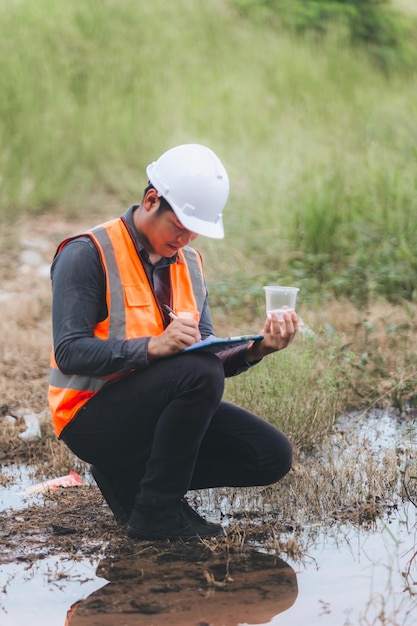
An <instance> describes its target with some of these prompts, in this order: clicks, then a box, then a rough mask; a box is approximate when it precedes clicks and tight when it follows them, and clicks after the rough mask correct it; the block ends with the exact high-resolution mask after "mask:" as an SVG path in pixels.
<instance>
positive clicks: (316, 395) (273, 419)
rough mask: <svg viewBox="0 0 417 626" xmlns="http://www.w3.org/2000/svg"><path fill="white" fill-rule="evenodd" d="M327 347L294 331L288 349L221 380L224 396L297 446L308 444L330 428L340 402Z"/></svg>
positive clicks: (340, 385) (341, 384)
mask: <svg viewBox="0 0 417 626" xmlns="http://www.w3.org/2000/svg"><path fill="white" fill-rule="evenodd" d="M331 353H332V348H331V346H329V345H327V346H326V347H324V346H320V342H319V341H318V340H317V338H316V337H305V336H301V335H298V337H297V340H296V341H295V342H294V343H293V344H292V346H291V348H289V349H287V350H284V351H282V352H278V353H277V354H275V355H273V356H270V357H269V358H268V359H265V360H264V361H262V363H260V364H258V365H257V367H256V368H254V369H253V370H251V371H250V372H249V373H247V374H246V375H245V376H244V377H243V376H242V377H236V378H229V379H227V381H226V399H229V400H231V401H232V402H235V403H237V404H239V405H241V406H245V408H247V409H248V410H250V411H253V412H254V413H256V414H258V415H261V416H262V417H263V418H264V419H266V420H267V421H268V422H269V423H271V424H274V425H275V426H277V427H278V428H280V429H281V430H282V431H283V432H285V433H286V434H287V435H288V436H289V437H290V439H291V441H292V442H293V443H294V445H296V446H297V448H298V449H299V450H300V449H306V448H311V447H312V446H313V445H314V444H315V443H316V442H319V441H321V440H322V439H323V437H324V435H325V434H326V433H328V432H329V430H330V429H331V427H332V425H333V423H334V419H335V415H337V414H338V412H339V410H340V408H341V404H340V403H339V402H340V401H342V400H343V401H344V400H345V395H346V386H347V383H345V380H344V379H343V378H342V377H340V376H338V375H337V370H338V368H337V367H335V362H334V361H333V359H332V357H331Z"/></svg>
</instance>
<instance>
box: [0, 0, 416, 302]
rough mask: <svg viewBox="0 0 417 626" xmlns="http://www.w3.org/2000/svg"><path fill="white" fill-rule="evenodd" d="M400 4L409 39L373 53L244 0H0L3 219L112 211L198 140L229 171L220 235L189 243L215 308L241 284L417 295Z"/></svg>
mask: <svg viewBox="0 0 417 626" xmlns="http://www.w3.org/2000/svg"><path fill="white" fill-rule="evenodd" d="M246 4H248V3H246ZM252 4H253V3H252ZM398 7H399V8H400V9H401V10H402V11H409V13H407V20H406V26H407V30H406V31H404V33H405V34H406V42H407V46H405V47H402V48H401V50H398V51H397V50H395V49H392V48H390V47H389V46H388V48H387V49H386V50H385V52H386V53H387V54H385V56H384V57H383V58H384V62H381V61H380V59H381V58H382V57H381V56H379V57H378V58H379V61H378V58H376V56H375V48H372V46H371V47H367V46H366V45H365V44H364V43H363V42H356V43H355V42H354V43H352V42H351V41H349V38H348V37H347V36H346V26H345V25H344V26H340V27H339V26H337V25H336V24H334V25H333V24H332V25H331V27H330V28H328V32H327V34H326V35H325V36H320V37H319V36H317V33H310V32H307V33H304V34H303V35H300V34H297V33H296V32H294V30H293V29H291V28H285V27H282V24H281V25H280V22H279V20H275V19H270V17H269V16H267V19H265V16H260V15H259V14H256V15H255V14H254V13H253V12H251V11H248V10H242V2H235V3H233V2H232V1H227V0H212V1H211V2H203V1H202V0H172V1H171V2H169V3H167V2H165V1H162V0H153V1H152V2H134V1H133V0H105V1H103V0H101V1H98V0H82V1H81V0H73V1H72V2H62V1H61V2H57V1H56V0H36V2H31V1H29V0H19V1H17V0H14V1H11V0H0V140H1V143H0V145H1V150H0V180H1V185H0V220H1V221H2V222H3V223H5V222H8V221H10V220H13V219H15V218H16V217H19V216H22V215H25V214H29V213H30V214H36V213H37V212H39V211H42V212H45V211H56V210H60V211H65V212H66V213H67V214H69V215H77V214H83V215H88V213H89V212H91V213H92V214H93V212H95V213H96V212H97V211H101V212H102V213H103V216H104V215H105V216H108V215H113V214H119V213H120V212H121V211H122V210H123V209H124V207H125V206H127V205H129V204H130V203H132V202H134V201H138V200H140V199H141V194H142V190H143V187H144V184H145V182H146V180H145V173H144V169H145V166H146V165H147V163H149V162H150V161H151V160H153V159H154V158H155V157H157V156H158V155H159V154H160V153H161V152H162V151H164V150H165V149H167V148H169V147H171V146H172V145H175V144H177V143H182V142H201V143H205V144H207V145H209V146H210V147H211V148H213V149H214V150H215V151H216V152H217V153H218V155H219V156H220V157H221V158H222V160H223V161H224V163H225V165H226V167H227V169H228V171H229V174H230V179H231V195H230V200H229V204H228V206H227V209H226V211H225V226H226V231H227V237H226V239H225V240H224V241H223V242H212V241H203V240H200V239H199V240H198V245H199V247H200V248H201V249H202V250H203V252H205V254H206V256H209V258H210V259H211V267H212V270H211V271H212V272H213V273H212V277H216V279H217V280H216V287H215V288H214V297H217V298H218V299H219V302H220V301H221V299H222V293H223V291H224V290H229V294H230V290H232V291H233V289H234V284H235V280H236V278H238V279H239V281H240V285H241V286H242V284H243V286H244V287H245V291H246V292H248V293H250V290H251V285H252V283H254V281H255V279H257V284H256V289H259V279H260V278H262V280H268V279H271V280H272V279H274V281H276V282H278V280H279V281H281V282H283V281H284V280H292V281H297V284H299V285H300V286H302V287H303V290H304V293H305V294H310V297H313V294H317V293H320V292H321V291H323V290H324V289H325V290H326V291H327V292H330V293H333V294H335V295H336V296H339V295H348V296H349V297H351V298H352V299H353V300H355V301H356V302H357V303H358V304H360V305H364V304H366V302H367V301H368V299H369V298H370V297H374V296H375V295H377V294H382V295H383V296H385V297H388V298H397V297H398V296H402V297H405V298H407V299H413V298H415V296H416V292H415V285H416V284H417V257H416V254H415V251H416V249H417V220H416V219H415V216H416V214H417V194H416V155H417V129H416V119H417V90H416V88H415V84H416V76H415V74H416V70H414V67H417V65H416V64H415V63H414V62H413V60H414V59H415V58H417V55H416V56H415V57H414V55H415V53H416V51H417V50H416V49H414V47H413V46H414V45H415V46H416V47H417V43H415V44H414V43H413V42H417V37H415V35H416V26H415V23H416V22H415V20H416V17H417V16H416V15H415V12H414V13H413V12H412V11H411V10H410V7H411V8H412V4H410V3H407V2H406V0H402V1H401V2H400V0H399V2H398ZM246 9H247V7H246ZM255 13H256V12H255ZM401 27H403V26H401ZM200 241H201V244H200ZM223 274H224V275H225V276H226V275H227V276H228V279H226V278H224V280H219V279H220V277H222V276H223ZM229 279H230V280H229ZM236 297H238V291H236Z"/></svg>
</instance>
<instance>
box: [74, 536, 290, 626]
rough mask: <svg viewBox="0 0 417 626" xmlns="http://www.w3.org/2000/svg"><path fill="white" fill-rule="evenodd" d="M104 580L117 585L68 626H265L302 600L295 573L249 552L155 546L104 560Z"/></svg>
mask: <svg viewBox="0 0 417 626" xmlns="http://www.w3.org/2000/svg"><path fill="white" fill-rule="evenodd" d="M97 576H99V577H101V578H105V579H107V580H108V581H109V583H108V584H107V585H105V586H104V587H101V588H100V589H98V590H97V591H94V593H92V594H91V595H90V596H88V598H86V599H85V600H82V601H81V602H78V603H76V604H74V605H73V606H72V607H71V609H70V610H69V612H68V615H67V619H66V622H65V623H66V626H91V625H92V624H100V626H106V625H109V626H110V625H112V626H114V624H123V625H126V626H128V625H130V624H132V625H133V624H135V625H137V624H140V625H141V626H166V625H167V624H168V623H169V624H170V626H197V625H199V626H208V625H210V626H217V625H221V626H237V625H238V624H245V625H252V624H253V625H255V624H256V625H258V624H265V623H269V622H270V621H271V619H272V618H273V617H274V616H276V615H278V614H279V613H282V612H284V611H286V610H287V609H288V608H290V607H291V606H292V605H293V604H294V602H295V600H296V598H297V594H298V587H297V578H296V574H295V571H294V570H293V569H292V567H290V566H289V565H288V564H287V563H285V562H284V561H283V560H282V559H280V558H279V557H276V556H272V555H269V554H263V553H260V552H257V551H255V550H252V549H249V548H245V549H244V550H242V551H239V552H231V551H229V550H228V549H227V547H225V548H224V549H221V550H220V551H219V550H216V552H212V551H211V550H210V549H209V548H208V547H205V546H203V545H197V546H196V545H192V544H178V545H175V544H173V545H171V546H169V547H168V548H164V549H156V548H155V547H152V546H148V547H147V548H143V549H142V550H141V551H139V552H137V553H132V554H129V555H124V556H123V557H119V558H112V557H109V558H105V559H103V560H102V561H101V562H100V564H99V566H98V569H97Z"/></svg>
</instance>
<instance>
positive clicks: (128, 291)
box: [123, 283, 154, 307]
mask: <svg viewBox="0 0 417 626" xmlns="http://www.w3.org/2000/svg"><path fill="white" fill-rule="evenodd" d="M123 291H124V293H125V299H126V304H127V305H128V306H135V307H136V306H140V307H145V306H153V305H154V299H153V296H152V292H151V291H150V289H149V287H148V288H145V287H144V285H141V284H140V283H135V284H128V285H123Z"/></svg>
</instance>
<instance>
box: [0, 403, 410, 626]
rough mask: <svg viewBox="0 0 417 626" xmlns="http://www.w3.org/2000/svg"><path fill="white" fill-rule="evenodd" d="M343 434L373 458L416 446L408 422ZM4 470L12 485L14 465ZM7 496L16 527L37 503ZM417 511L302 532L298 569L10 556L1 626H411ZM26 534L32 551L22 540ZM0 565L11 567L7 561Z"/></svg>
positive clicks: (183, 554) (185, 558) (163, 551)
mask: <svg viewBox="0 0 417 626" xmlns="http://www.w3.org/2000/svg"><path fill="white" fill-rule="evenodd" d="M341 429H342V431H343V432H344V433H345V437H355V439H356V440H358V441H360V442H361V446H362V448H363V449H365V448H368V449H371V450H372V451H373V452H374V453H376V454H377V453H378V452H379V451H383V450H384V449H387V448H388V447H392V446H395V447H396V449H397V450H398V454H399V456H398V458H399V463H401V462H402V461H401V459H402V456H401V454H402V449H404V450H405V449H406V448H407V449H408V450H410V449H414V450H415V448H416V447H417V437H416V425H415V424H414V423H411V422H408V423H401V424H399V423H397V422H396V420H395V419H392V418H391V417H389V416H388V415H387V414H383V413H379V414H375V415H374V416H371V417H370V418H367V419H366V420H364V419H363V416H360V415H358V416H357V419H356V418H355V416H350V417H349V420H347V421H346V423H345V424H344V423H341ZM402 447H403V448H402ZM360 461H361V459H360V458H359V459H358V462H359V463H360ZM7 471H8V472H10V476H14V477H15V478H16V472H17V470H16V468H13V467H11V468H9V469H8V470H7ZM19 471H20V470H19ZM2 472H3V475H4V469H3V470H2ZM17 480H18V481H19V483H20V485H21V486H23V487H24V486H26V485H27V484H30V483H31V482H33V481H32V480H31V477H30V472H29V471H28V470H27V469H26V468H22V470H21V473H20V475H19V477H18V479H17ZM16 491H18V490H17V489H15V488H14V487H12V488H11V487H10V486H9V487H7V486H6V487H2V488H0V510H1V509H3V510H4V509H7V508H9V507H12V508H13V510H14V511H16V512H17V516H16V519H17V518H18V517H19V515H24V514H25V510H26V509H25V507H27V506H28V503H33V502H34V501H39V500H40V501H42V496H30V497H27V496H26V497H24V496H22V495H18V494H17V493H16ZM48 506H49V508H50V504H48V503H46V504H45V507H44V508H45V509H46V511H49V508H48ZM90 506H91V508H92V509H93V508H94V506H95V505H94V504H91V505H90ZM416 511H417V509H416V507H415V506H413V505H412V504H411V503H409V502H405V503H401V502H399V503H398V507H395V508H393V510H392V511H391V512H390V514H389V515H388V516H385V518H384V520H378V522H377V523H375V524H374V525H373V526H372V528H371V529H366V530H365V529H361V528H355V527H354V526H353V525H352V524H346V525H343V524H338V525H337V527H336V526H330V527H328V528H326V527H325V526H323V525H320V526H317V527H314V526H313V527H309V528H306V529H305V531H304V532H305V534H306V536H308V538H307V539H306V545H307V549H306V552H307V554H306V556H305V558H304V559H303V563H302V564H300V563H297V562H292V561H291V560H290V559H288V558H287V559H286V560H285V561H283V560H282V559H280V558H278V557H274V556H273V555H271V554H266V553H264V552H262V550H257V551H255V550H254V549H253V548H252V547H250V546H248V545H245V546H243V547H242V549H241V550H239V551H238V553H236V551H233V550H228V549H223V550H221V551H213V550H212V549H211V548H210V547H208V546H202V545H194V546H193V545H192V544H191V545H190V544H185V545H183V544H181V545H176V544H172V545H171V546H170V545H169V544H166V545H165V544H164V546H165V547H163V548H162V547H158V549H156V548H155V547H154V546H152V545H151V544H143V543H140V544H137V543H136V544H135V542H127V543H125V544H123V546H121V549H120V551H119V552H120V553H119V554H118V555H115V550H114V543H113V544H112V546H110V544H108V543H106V540H105V538H103V540H102V541H100V542H99V548H97V550H100V551H101V552H100V554H99V555H98V554H97V553H96V556H95V557H91V556H90V557H89V558H84V557H82V556H81V557H80V555H70V554H68V553H65V551H64V552H63V553H60V554H51V550H49V551H46V552H45V554H42V553H39V552H37V553H36V554H37V555H38V556H40V558H36V557H34V556H33V553H32V557H31V559H29V560H28V559H27V558H23V556H21V557H20V556H18V557H17V558H21V559H22V561H21V562H16V559H14V561H13V563H12V562H6V560H7V559H5V558H3V559H1V555H0V563H2V562H3V563H4V564H3V565H0V624H1V625H2V626H25V625H26V624H27V623H30V624H31V626H59V625H61V624H62V626H64V625H66V626H107V625H109V626H110V625H111V626H131V625H139V626H162V625H164V626H165V625H167V626H168V625H169V626H238V625H239V626H254V625H258V626H266V625H272V626H275V625H280V626H306V625H307V626H370V625H373V626H374V625H375V626H385V625H392V626H396V625H398V626H399V625H401V626H415V625H416V624H417V617H416V616H417V583H416V582H415V581H416V580H417V565H416V561H417V557H416V556H415V555H416V551H417V539H416V533H417V514H416ZM70 513H71V515H72V514H73V515H74V517H71V516H70ZM77 515H78V516H77ZM98 515H100V512H98ZM79 517H80V514H79V511H77V510H76V511H75V512H74V513H73V511H72V508H71V509H70V508H68V513H67V514H66V516H65V518H64V519H66V520H67V522H68V524H69V525H71V524H74V519H75V520H77V519H79ZM75 523H77V522H75ZM90 523H91V521H90ZM10 533H13V529H12V528H11V529H10ZM26 537H27V539H26V540H25V542H27V544H28V545H30V533H29V536H28V535H26ZM58 539H60V538H58ZM58 539H56V541H57V542H58ZM0 545H1V544H0ZM56 545H57V546H58V545H60V546H61V547H62V545H64V547H65V544H58V543H57V544H56ZM71 545H72V546H73V545H74V544H71ZM2 552H3V556H4V555H5V554H6V552H5V551H2ZM29 552H30V551H29ZM52 552H53V550H52ZM15 554H17V553H15ZM19 554H20V553H19ZM22 554H23V553H22ZM7 557H8V558H9V559H10V560H11V556H10V552H9V553H7ZM42 557H44V558H42Z"/></svg>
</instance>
